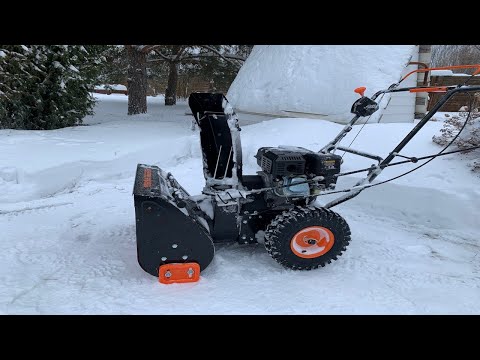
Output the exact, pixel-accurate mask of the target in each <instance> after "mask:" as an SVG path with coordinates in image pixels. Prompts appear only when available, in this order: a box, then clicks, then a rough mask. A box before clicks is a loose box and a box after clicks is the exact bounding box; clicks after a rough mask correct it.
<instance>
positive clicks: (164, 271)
mask: <svg viewBox="0 0 480 360" xmlns="http://www.w3.org/2000/svg"><path fill="white" fill-rule="evenodd" d="M199 279H200V265H199V264H198V263H196V262H189V263H171V264H165V265H161V266H160V267H159V268H158V281H159V282H161V283H162V284H173V283H188V282H196V281H198V280H199Z"/></svg>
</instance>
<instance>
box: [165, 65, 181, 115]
mask: <svg viewBox="0 0 480 360" xmlns="http://www.w3.org/2000/svg"><path fill="white" fill-rule="evenodd" d="M169 66H170V71H169V73H168V85H167V89H166V90H165V105H175V104H176V103H177V80H178V63H176V62H171V63H170V64H169Z"/></svg>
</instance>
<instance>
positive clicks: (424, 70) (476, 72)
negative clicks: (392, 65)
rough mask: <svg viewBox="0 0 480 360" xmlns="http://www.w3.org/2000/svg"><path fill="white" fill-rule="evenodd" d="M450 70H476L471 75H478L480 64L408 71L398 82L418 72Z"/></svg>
mask: <svg viewBox="0 0 480 360" xmlns="http://www.w3.org/2000/svg"><path fill="white" fill-rule="evenodd" d="M452 69H477V70H476V71H475V72H474V73H473V74H474V75H476V74H478V73H480V64H474V65H452V66H439V67H434V68H426V69H417V70H413V71H410V72H409V73H408V74H407V75H405V76H404V77H403V78H401V79H400V82H402V81H403V80H405V79H406V78H407V77H409V76H410V75H412V74H415V73H419V72H427V71H432V70H452Z"/></svg>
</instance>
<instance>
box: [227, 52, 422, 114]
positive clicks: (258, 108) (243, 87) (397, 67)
mask: <svg viewBox="0 0 480 360" xmlns="http://www.w3.org/2000/svg"><path fill="white" fill-rule="evenodd" d="M414 48H415V47H414V45H355V46H353V45H256V46H255V47H254V48H253V51H252V53H251V54H250V56H249V57H248V59H247V61H246V62H245V64H244V65H243V67H242V68H241V69H240V71H239V73H238V75H237V77H236V79H235V80H234V82H233V83H232V85H231V87H230V89H229V91H228V96H227V97H228V99H229V101H230V103H232V105H233V106H234V107H235V108H236V109H237V110H240V111H241V110H243V111H251V112H260V113H271V114H278V115H280V114H285V112H289V111H290V112H307V113H316V114H323V115H328V119H329V120H330V119H332V120H339V121H344V120H345V119H349V118H351V114H350V107H351V105H352V103H353V101H355V99H357V98H358V95H357V94H355V93H354V92H353V89H355V88H357V87H359V86H366V87H367V91H366V95H369V96H371V95H372V94H373V93H375V92H376V91H378V90H381V89H384V88H386V87H388V86H390V85H391V84H392V83H394V82H396V81H398V80H399V79H400V75H401V73H402V71H403V69H404V68H405V66H406V65H407V63H408V61H409V59H410V57H411V56H412V53H413V50H414ZM384 101H386V99H384ZM377 116H378V115H377ZM372 121H373V119H372Z"/></svg>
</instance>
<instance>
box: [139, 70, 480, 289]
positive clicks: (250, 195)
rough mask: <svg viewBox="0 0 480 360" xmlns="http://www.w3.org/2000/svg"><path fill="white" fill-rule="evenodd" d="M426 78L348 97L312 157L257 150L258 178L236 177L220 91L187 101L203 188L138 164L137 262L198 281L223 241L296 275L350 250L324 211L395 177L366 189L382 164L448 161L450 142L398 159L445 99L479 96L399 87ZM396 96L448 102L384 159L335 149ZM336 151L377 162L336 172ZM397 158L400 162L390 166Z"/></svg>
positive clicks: (234, 144) (235, 143) (234, 130)
mask: <svg viewBox="0 0 480 360" xmlns="http://www.w3.org/2000/svg"><path fill="white" fill-rule="evenodd" d="M466 66H467V67H472V68H475V69H476V72H475V73H474V75H475V74H478V73H480V65H466ZM450 68H451V67H442V68H435V69H450ZM429 70H431V69H418V70H414V71H412V72H410V73H408V74H407V75H406V76H404V77H403V78H401V79H400V81H399V82H398V83H395V84H392V85H391V86H390V87H389V88H388V89H386V90H381V91H378V92H377V93H375V94H374V95H373V96H372V97H371V98H368V97H366V96H365V95H364V92H365V88H364V87H361V88H357V89H355V92H357V93H358V94H359V95H360V99H358V100H357V101H355V103H354V104H353V106H352V109H351V112H352V113H353V114H354V117H353V118H352V120H351V121H350V122H349V123H348V124H347V125H346V126H345V127H344V128H343V129H342V130H341V131H340V133H339V134H338V135H337V136H336V137H335V138H334V139H333V140H332V141H330V142H329V143H328V144H327V145H325V146H324V147H323V148H322V149H320V151H319V152H314V151H310V150H307V149H304V148H301V147H292V146H279V147H262V148H260V149H258V151H257V154H256V155H255V157H256V160H257V164H258V165H259V167H260V168H261V171H258V172H257V174H255V175H244V174H243V172H242V147H241V144H240V131H241V129H240V126H239V124H238V119H237V115H236V114H235V112H234V111H233V109H232V107H231V106H230V104H229V103H228V101H227V99H226V98H225V97H224V96H223V95H222V94H218V93H193V94H191V95H190V97H189V99H188V102H189V106H190V109H191V110H192V114H193V116H194V118H195V121H196V123H197V124H198V126H199V129H200V144H201V152H202V158H203V174H204V177H205V186H204V188H203V191H202V194H201V195H195V196H191V195H189V194H188V192H187V191H186V190H185V189H184V188H183V187H182V186H181V185H180V184H179V183H178V182H177V180H176V179H175V178H174V177H173V175H172V174H170V173H168V172H165V171H164V170H162V169H160V168H159V167H157V166H152V165H143V164H139V165H138V166H137V173H136V178H135V185H134V190H133V194H134V200H135V216H136V238H137V258H138V262H139V264H140V266H141V267H142V269H143V270H145V271H146V272H148V273H150V274H152V275H154V276H158V277H159V281H160V282H161V283H165V284H168V283H175V282H192V281H197V280H198V279H199V276H200V272H201V271H203V270H205V269H206V268H207V266H208V265H209V264H210V263H211V261H212V259H213V257H214V252H215V248H214V243H226V242H238V243H241V244H254V243H263V244H264V245H265V248H266V250H267V252H268V253H269V254H270V255H271V256H272V257H273V259H275V260H276V261H277V262H278V263H280V264H281V265H283V266H284V267H286V268H290V269H294V270H311V269H316V268H318V267H321V266H325V265H326V264H328V263H330V262H331V261H333V260H336V259H337V257H338V256H340V255H341V254H342V252H343V251H344V250H346V247H347V245H348V244H349V242H350V228H349V226H348V224H347V222H346V221H345V220H344V219H343V218H342V217H341V216H340V215H339V214H337V213H336V212H334V211H332V210H331V208H332V207H333V206H336V205H338V204H341V203H343V202H345V201H347V200H349V199H352V198H353V197H355V196H357V195H358V194H360V192H362V191H363V190H364V189H366V188H369V187H373V186H376V185H380V184H383V183H386V182H388V181H391V180H394V179H395V178H398V177H399V176H396V177H395V178H392V179H388V180H385V181H382V182H379V183H372V182H373V180H374V179H375V178H376V177H377V176H378V175H379V174H380V173H381V171H382V170H383V169H384V168H385V167H387V166H393V165H400V164H405V163H409V162H417V161H419V160H422V159H427V158H430V160H428V161H431V160H433V159H434V158H436V157H437V156H442V155H446V154H449V153H452V152H445V150H446V148H447V147H448V146H450V145H451V144H448V145H447V146H446V147H445V148H444V149H443V150H442V151H440V152H439V153H438V154H435V155H429V156H424V157H407V156H404V155H401V154H400V152H401V150H402V149H403V148H404V147H405V145H406V144H407V143H408V142H409V141H410V140H411V139H412V138H413V137H414V136H415V134H416V133H417V132H418V131H419V130H420V129H421V128H422V127H423V126H424V125H425V124H426V123H427V122H428V120H429V119H431V117H432V116H433V115H434V114H435V113H436V112H437V111H438V110H439V109H440V108H441V107H442V105H444V104H445V103H446V102H447V101H448V100H449V99H450V98H451V97H452V96H454V95H455V94H457V93H467V92H468V93H471V92H478V91H480V86H473V85H472V86H467V85H466V83H464V84H461V85H452V86H443V87H428V86H417V87H405V88H399V84H400V83H401V82H402V81H403V80H404V79H405V78H407V77H408V76H410V75H411V74H414V73H416V72H426V71H429ZM402 91H403V92H404V91H407V92H413V93H416V92H421V91H424V92H444V93H445V94H444V95H443V97H441V99H440V100H439V101H438V102H437V103H436V104H435V105H434V106H433V108H432V110H430V111H429V112H428V113H427V114H426V115H425V116H424V117H423V118H422V119H421V120H420V121H419V122H418V123H417V124H416V125H415V126H414V128H413V129H412V130H411V131H410V133H408V134H407V135H406V136H405V138H404V139H403V140H402V141H401V142H400V143H399V144H398V145H397V146H396V147H395V148H394V149H393V150H392V151H391V152H390V153H389V154H388V156H386V158H385V159H383V158H382V157H380V156H377V155H373V154H370V153H366V152H363V151H360V150H355V149H352V148H351V147H350V146H349V147H343V146H340V145H339V143H340V142H341V140H342V139H343V138H344V137H345V136H346V135H347V133H348V132H350V131H351V130H352V128H353V125H354V124H355V123H356V122H357V121H358V119H359V118H361V117H367V116H370V115H372V114H373V113H374V112H375V111H376V110H377V109H378V104H377V102H376V101H375V99H376V98H377V97H378V96H380V95H381V96H382V97H383V95H385V94H388V93H394V92H402ZM380 100H381V99H380ZM467 120H468V119H467ZM367 121H368V119H367ZM362 128H363V127H362ZM362 128H361V129H362ZM361 129H360V131H361ZM357 135H358V134H357ZM337 150H340V151H344V152H348V153H351V154H354V155H357V156H362V157H365V158H369V159H371V160H375V161H377V164H373V165H372V166H370V167H368V168H365V169H359V170H355V171H350V172H345V173H340V164H341V162H342V158H341V156H339V155H337V154H334V152H335V151H337ZM462 151H464V150H462ZM397 156H400V157H402V158H405V159H407V160H403V161H399V162H396V163H392V160H393V159H394V158H395V157H397ZM428 161H427V162H428ZM424 164H425V163H424ZM424 164H421V165H419V166H418V167H421V166H423V165H424ZM418 167H417V168H418ZM413 170H415V169H413ZM413 170H410V171H408V172H406V173H404V174H402V175H400V176H403V175H406V174H408V173H410V172H412V171H413ZM360 172H367V176H366V177H365V178H364V179H362V180H360V181H358V182H357V183H356V184H355V186H354V187H352V188H348V189H341V190H337V189H335V185H336V182H337V178H338V177H340V176H344V175H350V174H356V173H360ZM334 193H345V194H343V195H341V196H339V197H337V198H335V199H333V200H332V201H330V202H329V203H327V204H325V205H319V204H318V202H317V203H314V202H315V200H316V198H317V196H319V195H327V194H334Z"/></svg>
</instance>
